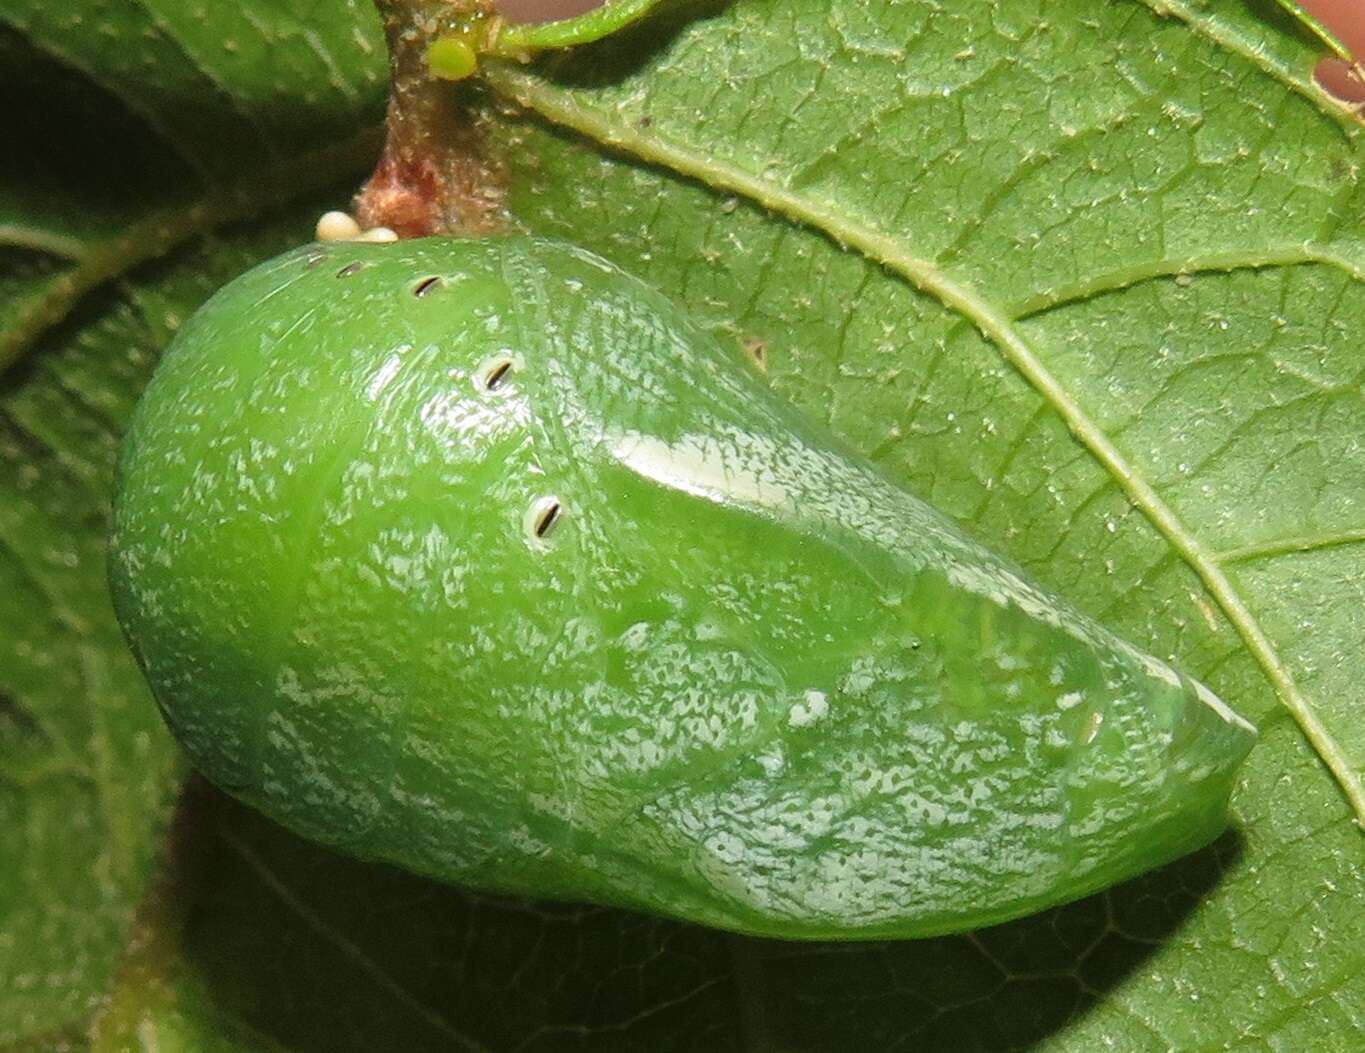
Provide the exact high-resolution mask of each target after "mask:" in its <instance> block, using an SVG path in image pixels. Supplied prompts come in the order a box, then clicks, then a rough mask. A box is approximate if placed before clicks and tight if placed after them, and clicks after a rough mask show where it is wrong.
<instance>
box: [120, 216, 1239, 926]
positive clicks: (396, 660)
mask: <svg viewBox="0 0 1365 1053" xmlns="http://www.w3.org/2000/svg"><path fill="white" fill-rule="evenodd" d="M318 253H323V254H325V256H326V260H325V265H323V264H318V263H317V261H316V256H317V254H318ZM309 260H313V261H314V265H312V266H309V265H308V261H309ZM433 279H435V280H433ZM111 570H112V579H113V582H114V591H115V596H116V601H117V607H118V611H119V614H120V617H121V619H122V621H123V624H124V626H125V628H126V630H127V632H128V635H129V638H130V640H131V641H132V643H133V645H134V648H135V650H136V652H137V653H138V655H139V657H140V659H141V661H142V663H143V666H144V668H145V669H146V671H147V675H148V678H149V680H150V682H151V684H152V686H153V688H154V691H155V693H156V696H157V698H158V700H159V702H160V704H161V705H162V707H163V709H164V710H165V712H166V714H167V718H168V720H169V722H170V724H171V726H172V727H173V728H174V730H175V732H176V734H177V735H178V736H179V738H180V740H181V741H182V742H183V743H184V745H185V747H186V749H187V750H188V751H189V753H190V755H191V757H192V758H193V759H194V760H195V762H196V763H197V764H198V765H199V766H200V767H201V768H202V769H203V770H204V771H205V772H206V774H208V776H209V777H210V778H212V779H214V780H215V781H218V782H219V783H221V784H223V785H225V786H228V787H229V788H230V789H232V790H233V792H234V793H236V794H237V795H238V796H240V797H242V798H243V799H244V800H246V801H248V802H250V803H252V804H254V805H256V806H258V807H260V808H261V809H262V810H264V811H266V812H268V813H269V814H271V815H273V816H274V817H276V818H277V819H279V820H280V821H281V822H284V823H285V824H286V825H289V826H292V827H293V828H295V829H297V830H299V831H301V832H304V833H306V834H308V835H310V836H313V837H317V838H321V839H324V840H328V841H330V842H332V843H335V844H337V845H339V846H341V847H343V848H345V849H347V850H348V851H351V852H354V853H356V854H359V855H362V856H366V857H370V858H379V859H385V860H389V861H391V862H396V863H399V864H402V865H404V866H407V867H410V868H412V869H414V870H417V871H420V872H422V873H426V874H431V875H435V876H438V877H443V878H446V879H450V880H454V881H460V882H466V883H469V884H471V885H475V886H478V887H482V888H489V889H501V890H508V891H515V892H524V893H531V894H536V895H543V896H552V897H560V898H570V899H589V900H596V901H599V902H605V903H614V904H620V905H625V906H630V907H636V908H640V909H645V910H652V911H657V912H661V913H665V914H670V915H675V916H678V917H682V918H687V919H690V920H693V921H697V922H701V923H704V924H709V925H716V926H720V927H724V928H730V929H736V930H741V931H746V932H754V933H764V934H769V935H776V936H786V937H795V938H817V937H843V938H865V937H879V936H921V935H928V934H931V933H940V932H947V931H953V930H959V929H963V928H970V927H973V926H977V925H982V924H987V923H990V922H994V921H999V920H1003V919H1005V918H1009V917H1013V916H1017V915H1019V914H1024V913H1028V912H1030V911H1034V910H1037V909H1040V908H1042V907H1045V906H1048V905H1051V904H1054V903H1058V902H1062V901H1065V900H1068V899H1073V898H1075V897H1077V896H1081V895H1084V894H1086V893H1088V892H1091V891H1094V890H1096V889H1099V888H1102V887H1104V886H1105V885H1108V884H1110V883H1112V882H1114V881H1117V880H1120V879H1122V878H1124V877H1127V876H1129V875H1132V874H1135V873H1137V872H1139V871H1141V870H1144V869H1147V868H1148V867H1151V866H1154V865H1156V864H1158V863H1161V862H1163V861H1165V860H1168V859H1171V858H1174V857H1175V856H1177V855H1180V854H1182V853H1184V852H1187V851H1190V850H1192V849H1194V848H1196V847H1198V846H1199V845H1202V844H1204V843H1206V842H1207V841H1208V840H1210V839H1211V838H1212V837H1213V836H1215V835H1216V834H1217V833H1218V831H1219V830H1221V829H1222V827H1223V825H1224V823H1225V811H1226V802H1227V796H1228V794H1229V792H1230V789H1231V785H1232V781H1233V777H1234V773H1235V770H1236V767H1237V765H1238V763H1239V761H1240V760H1241V758H1242V757H1243V756H1244V754H1245V753H1246V751H1247V749H1249V747H1250V745H1251V742H1252V740H1253V737H1254V733H1253V731H1252V730H1251V728H1250V726H1249V725H1247V724H1246V723H1245V722H1243V721H1242V720H1241V719H1240V718H1238V717H1237V716H1236V715H1235V714H1233V713H1232V711H1231V710H1229V709H1228V708H1227V707H1226V706H1225V705H1223V703H1221V702H1220V701H1219V700H1218V699H1217V698H1216V697H1215V696H1213V695H1212V693H1211V692H1209V691H1208V690H1207V689H1206V688H1204V687H1203V686H1202V685H1198V684H1196V683H1195V682H1193V681H1191V680H1189V679H1188V678H1186V677H1183V676H1181V675H1180V674H1178V673H1176V672H1175V671H1174V670H1173V669H1171V668H1170V667H1168V666H1167V665H1165V664H1164V663H1162V662H1159V661H1157V660H1156V659H1154V658H1151V657H1150V656H1147V655H1144V654H1142V653H1140V652H1138V651H1137V650H1135V649H1134V648H1132V647H1131V646H1130V645H1128V644H1126V643H1124V642H1123V641H1121V640H1119V639H1117V638H1116V637H1114V636H1113V635H1112V634H1111V633H1109V632H1108V631H1107V630H1105V629H1104V628H1102V627H1101V626H1099V625H1097V624H1096V623H1094V622H1093V621H1091V620H1090V619H1088V618H1086V617H1085V616H1083V615H1082V614H1080V613H1079V612H1078V611H1076V610H1075V609H1074V608H1072V607H1071V606H1070V605H1069V604H1067V603H1065V602H1064V601H1062V600H1059V599H1057V598H1055V597H1052V596H1050V595H1048V594H1047V593H1046V592H1044V591H1043V590H1041V589H1039V588H1038V587H1037V586H1034V585H1033V584H1031V583H1030V582H1029V581H1028V580H1027V579H1026V578H1025V576H1024V575H1023V574H1022V572H1021V571H1019V570H1018V569H1017V568H1015V567H1014V566H1012V565H1011V564H1010V563H1008V562H1007V561H1006V560H1003V559H1001V558H1000V557H998V556H996V555H994V554H993V553H991V552H990V551H989V550H987V549H985V548H984V547H982V546H981V545H979V544H978V543H976V542H975V541H973V540H971V539H970V538H968V537H966V536H965V535H964V534H962V533H961V532H960V531H959V530H958V529H957V528H956V527H955V526H953V525H952V524H951V523H950V522H948V521H947V520H946V519H945V518H944V517H943V516H941V515H940V514H938V513H937V512H935V511H934V510H933V509H931V508H929V507H928V506H927V505H925V504H924V503H923V502H921V501H919V500H918V499H916V498H915V497H913V496H912V495H911V494H909V493H907V492H906V491H904V490H902V489H901V488H899V487H898V486H896V485H895V484H893V483H892V482H891V481H889V480H887V479H886V478H885V477H884V476H882V475H881V474H880V473H879V472H878V471H877V470H876V469H874V468H873V467H872V466H871V465H870V464H869V463H867V462H866V461H864V460H862V459H861V458H860V457H859V456H858V455H856V454H854V453H852V452H850V451H847V450H845V449H843V448H842V447H840V446H839V445H838V444H837V443H836V442H835V441H834V440H833V439H831V438H830V437H829V436H827V435H825V434H823V433H822V432H820V431H819V430H818V429H817V428H815V427H814V426H813V425H811V424H809V423H808V422H807V421H805V420H804V419H803V418H802V417H801V416H800V415H799V414H798V413H796V412H795V411H794V410H793V409H792V408H790V407H788V406H787V405H786V404H784V403H783V402H781V401H780V400H778V399H777V398H775V397H774V396H773V395H772V394H771V393H769V391H768V390H767V389H766V388H765V387H764V386H763V384H762V382H761V381H760V380H759V379H757V378H756V376H755V375H754V373H753V371H752V370H751V369H749V368H747V367H746V366H744V365H743V364H742V363H741V362H740V361H738V360H737V359H736V357H735V356H734V355H731V354H728V353H726V352H725V351H724V350H722V349H721V348H720V346H719V345H718V344H717V343H716V342H715V341H714V340H713V339H712V338H711V337H710V336H709V335H708V334H706V333H704V332H703V331H701V330H700V329H698V328H697V327H695V326H694V325H693V324H692V323H691V322H689V321H688V319H687V318H686V317H684V316H683V315H682V314H681V313H679V312H678V311H677V309H676V308H674V307H673V306H672V305H671V304H670V303H669V302H668V301H666V300H665V299H664V298H663V297H662V296H660V295H659V294H658V293H657V292H655V291H653V290H651V289H649V288H648V287H646V286H645V285H643V284H641V283H640V282H638V281H637V280H635V279H634V278H631V277H630V276H628V275H626V274H624V273H622V272H621V271H619V270H617V269H616V268H615V267H613V266H612V265H611V264H609V263H607V262H606V261H603V260H601V259H599V258H597V257H595V256H592V255H591V254H589V253H586V252H584V251H583V250H580V249H576V248H573V247H571V246H567V245H563V244H560V243H556V242H551V241H544V240H535V239H529V238H504V239H490V240H464V241H461V240H441V239H426V240H420V241H409V242H402V243H399V244H397V245H365V244H356V243H334V244H331V245H327V246H323V247H319V246H312V247H308V248H305V249H301V250H298V251H297V252H293V253H288V254H286V255H284V256H282V257H280V258H278V259H276V260H273V261H271V262H269V263H266V264H263V265H262V266H261V267H259V268H257V269H256V270H254V271H252V272H250V273H248V274H246V275H244V276H242V277H241V278H239V279H238V280H237V281H235V282H233V283H232V284H231V285H229V286H228V287H227V288H225V289H223V290H222V291H220V292H219V293H218V294H217V295H216V296H215V297H214V298H213V300H212V301H210V303H209V304H207V305H206V306H205V307H204V309H203V310H202V311H201V312H200V313H199V314H198V315H196V316H195V318H194V319H193V320H192V321H191V322H190V323H189V324H188V325H187V326H186V327H185V328H184V330H183V331H182V333H181V334H180V335H179V336H178V337H177V339H176V342H175V345H174V346H173V348H172V349H171V351H170V352H169V353H168V354H167V356H166V358H165V360H164V362H163V364H162V366H161V368H160V369H159V370H158V372H157V375H156V377H155V378H154V380H153V382H152V384H151V386H150V387H149V389H148V391H147V394H146V396H145V398H144V400H143V403H142V404H141V406H140V407H139V409H138V411H137V414H136V418H135V421H134V423H133V426H132V428H131V431H130V434H129V437H128V440H127V444H126V446H125V449H124V454H123V461H122V486H121V490H120V493H119V497H118V502H117V510H116V529H115V537H114V545H113V558H112V564H111Z"/></svg>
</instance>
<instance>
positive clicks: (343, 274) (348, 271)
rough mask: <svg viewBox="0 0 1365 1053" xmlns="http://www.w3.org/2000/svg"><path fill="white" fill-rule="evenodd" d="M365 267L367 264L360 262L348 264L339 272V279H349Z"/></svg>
mask: <svg viewBox="0 0 1365 1053" xmlns="http://www.w3.org/2000/svg"><path fill="white" fill-rule="evenodd" d="M364 266H365V264H364V263H362V262H361V261H360V260H356V261H355V262H354V263H348V264H346V266H344V267H342V268H341V270H339V271H337V277H338V278H349V277H350V276H351V275H352V274H354V273H356V271H358V270H360V269H361V268H362V267H364Z"/></svg>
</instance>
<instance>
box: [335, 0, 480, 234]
mask: <svg viewBox="0 0 1365 1053" xmlns="http://www.w3.org/2000/svg"><path fill="white" fill-rule="evenodd" d="M375 6H376V7H377V8H378V9H379V14H380V17H381V18H382V19H383V20H384V33H385V37H386V38H387V40H388V47H389V73H390V88H389V108H388V115H387V118H386V129H385V141H384V149H383V152H382V153H381V154H380V157H379V162H378V164H377V165H376V166H375V170H374V174H373V175H371V176H370V178H369V180H368V182H366V184H365V185H364V186H363V187H362V188H361V190H360V193H358V194H357V195H356V198H355V202H354V209H355V214H356V219H357V220H358V221H359V223H360V225H361V226H362V227H388V228H390V229H391V230H393V231H394V232H395V233H397V234H398V235H399V237H405V238H411V237H421V236H423V235H426V234H479V233H488V232H490V231H492V230H494V229H496V228H497V227H498V226H499V217H500V215H501V209H502V199H503V180H502V173H501V172H500V171H499V169H498V167H497V166H496V165H494V164H493V163H492V162H490V161H489V160H488V159H487V158H486V157H485V156H484V154H483V149H482V142H481V138H480V136H479V133H478V129H477V128H476V127H475V124H474V119H473V116H472V113H471V110H470V107H469V105H468V101H467V96H468V92H467V91H466V90H464V89H463V88H462V86H460V85H457V84H452V83H451V82H449V81H444V80H439V79H437V78H436V77H434V76H432V74H431V72H430V70H428V68H427V60H426V55H427V48H428V46H429V45H430V44H431V42H432V41H433V40H435V39H436V38H437V37H438V36H441V35H444V34H448V33H465V32H467V31H468V30H469V28H470V26H471V25H472V24H473V23H474V22H475V21H477V20H480V19H484V18H488V17H490V16H491V11H490V9H489V7H488V5H487V3H486V2H485V0H375Z"/></svg>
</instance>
